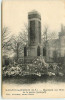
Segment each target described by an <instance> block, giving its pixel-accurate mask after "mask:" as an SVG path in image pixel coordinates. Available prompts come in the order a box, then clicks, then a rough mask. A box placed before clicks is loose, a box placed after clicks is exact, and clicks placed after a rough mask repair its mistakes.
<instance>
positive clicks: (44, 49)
mask: <svg viewBox="0 0 65 100" xmlns="http://www.w3.org/2000/svg"><path fill="white" fill-rule="evenodd" d="M43 56H46V48H45V47H44V48H43Z"/></svg>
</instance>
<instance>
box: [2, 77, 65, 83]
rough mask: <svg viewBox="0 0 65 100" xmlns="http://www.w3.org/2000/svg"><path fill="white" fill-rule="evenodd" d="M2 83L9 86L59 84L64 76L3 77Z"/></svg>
mask: <svg viewBox="0 0 65 100" xmlns="http://www.w3.org/2000/svg"><path fill="white" fill-rule="evenodd" d="M3 82H5V83H10V84H35V83H45V82H47V83H48V82H50V83H54V82H56V83H61V82H65V76H63V77H61V76H47V75H42V76H41V77H39V76H36V75H26V76H19V77H18V76H17V77H4V78H3Z"/></svg>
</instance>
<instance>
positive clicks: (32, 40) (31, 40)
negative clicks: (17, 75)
mask: <svg viewBox="0 0 65 100" xmlns="http://www.w3.org/2000/svg"><path fill="white" fill-rule="evenodd" d="M41 55H43V50H42V45H41V15H40V14H39V13H38V12H37V11H35V10H34V11H32V12H29V13H28V46H27V47H26V46H25V47H24V59H25V62H26V61H28V62H30V61H32V60H33V59H34V58H36V57H39V56H41Z"/></svg>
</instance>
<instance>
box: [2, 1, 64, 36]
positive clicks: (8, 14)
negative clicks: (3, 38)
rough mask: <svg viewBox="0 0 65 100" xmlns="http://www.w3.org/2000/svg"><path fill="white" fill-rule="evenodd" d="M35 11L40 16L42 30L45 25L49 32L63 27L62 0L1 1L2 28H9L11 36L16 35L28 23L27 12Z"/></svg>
mask: <svg viewBox="0 0 65 100" xmlns="http://www.w3.org/2000/svg"><path fill="white" fill-rule="evenodd" d="M34 9H35V10H37V11H38V12H39V13H40V14H41V19H42V20H41V26H42V30H43V27H44V25H45V24H47V25H48V26H49V29H50V30H51V31H57V32H58V31H60V25H61V24H64V25H65V2H64V0H3V13H2V14H3V16H2V18H3V19H2V20H3V22H2V23H3V24H2V25H3V27H4V26H5V27H9V28H10V30H11V31H12V32H11V33H12V34H18V33H19V32H20V31H21V29H23V28H24V23H28V12H30V11H32V10H34Z"/></svg>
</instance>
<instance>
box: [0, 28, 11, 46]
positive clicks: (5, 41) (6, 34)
mask: <svg viewBox="0 0 65 100" xmlns="http://www.w3.org/2000/svg"><path fill="white" fill-rule="evenodd" d="M10 39H11V36H10V31H9V28H8V27H4V28H3V30H2V48H4V47H6V46H7V44H8V43H9V41H10Z"/></svg>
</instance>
